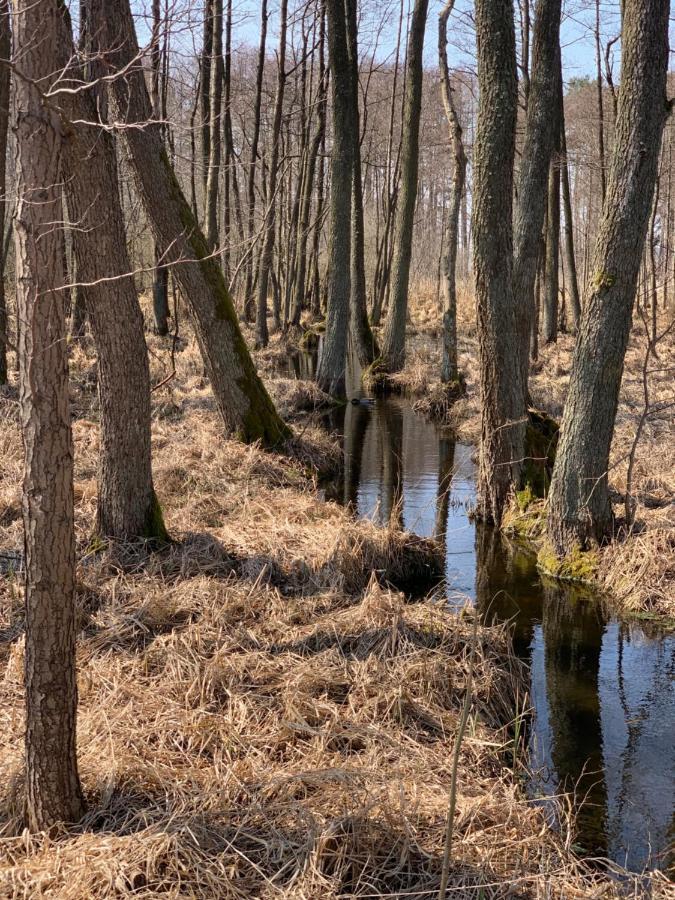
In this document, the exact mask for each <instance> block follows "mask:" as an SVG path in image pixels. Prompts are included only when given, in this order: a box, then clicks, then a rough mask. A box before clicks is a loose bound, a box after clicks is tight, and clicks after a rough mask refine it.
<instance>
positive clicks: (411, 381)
mask: <svg viewBox="0 0 675 900" xmlns="http://www.w3.org/2000/svg"><path fill="white" fill-rule="evenodd" d="M438 309H439V307H438V298H437V292H436V287H435V285H433V284H431V283H430V282H429V283H427V282H421V283H418V284H417V286H416V288H415V289H414V290H413V291H412V292H411V296H410V320H409V324H408V331H409V347H410V349H409V352H408V356H407V360H406V366H405V368H404V370H403V371H402V372H400V373H399V374H398V375H396V376H393V378H392V379H391V380H392V382H393V383H394V384H397V385H398V387H399V388H400V390H401V391H402V392H403V393H405V394H407V395H408V396H409V397H410V398H411V400H412V403H413V405H414V407H415V408H416V409H417V410H418V411H419V412H420V413H421V414H422V415H425V416H427V417H428V418H430V419H433V420H434V421H436V422H438V423H439V424H442V425H447V426H450V427H451V428H452V429H453V430H454V431H455V432H456V433H457V436H458V438H459V439H460V440H464V441H466V442H469V443H474V444H478V441H479V438H480V397H479V385H478V374H479V373H478V346H477V333H476V324H475V311H474V301H473V295H472V292H471V289H470V288H469V287H468V286H467V285H466V284H464V285H463V287H461V288H460V290H459V292H458V322H459V325H458V358H459V368H460V371H461V372H462V374H463V376H464V379H465V381H466V396H465V397H463V398H461V399H459V400H455V398H454V397H452V398H451V399H450V400H448V397H447V392H446V390H445V388H444V386H443V385H442V384H441V381H440V377H439V372H440V356H441V350H440V340H439V337H440V330H439V329H440V326H439V312H438ZM657 333H658V334H659V335H661V337H660V340H659V341H658V342H657V344H656V353H655V354H654V353H650V354H649V356H648V355H647V349H648V339H647V328H646V326H645V323H644V321H643V320H642V318H641V317H640V315H639V313H638V312H636V314H635V322H634V327H633V331H632V335H631V339H630V343H629V347H628V351H627V354H626V362H625V368H624V375H623V381H622V385H621V393H620V397H619V408H618V412H617V418H616V427H615V432H614V440H613V443H612V452H611V458H610V472H609V482H610V488H611V490H612V499H613V503H614V512H615V517H616V528H615V534H614V539H613V540H612V541H611V542H608V544H607V545H606V546H605V547H602V548H601V549H600V552H599V553H598V564H597V567H596V568H595V571H594V574H593V580H594V582H595V583H596V585H598V586H599V587H601V588H602V589H603V591H605V592H606V593H607V597H608V602H609V604H610V605H611V606H612V608H613V609H615V610H618V611H620V612H623V613H627V614H634V615H638V616H640V615H642V616H652V615H654V616H657V617H660V618H663V619H665V620H668V621H670V622H675V380H674V377H673V376H674V370H673V360H675V311H673V309H672V308H671V309H669V310H661V311H660V314H659V319H658V324H657ZM573 350H574V336H573V335H571V334H559V336H558V340H557V342H556V343H554V344H550V345H542V346H540V348H539V355H538V359H537V361H536V362H535V363H534V364H533V368H532V372H531V377H530V391H531V396H532V402H533V404H534V406H535V407H536V408H537V409H539V410H541V411H543V412H545V413H547V414H548V415H550V416H553V417H554V418H555V419H556V420H558V421H559V420H560V418H561V416H562V411H563V405H564V402H565V396H566V393H567V388H568V385H569V377H570V370H571V365H572V354H573ZM645 389H646V390H645ZM636 435H638V437H637V440H636ZM629 479H630V481H629ZM628 492H629V493H630V497H631V498H632V504H633V505H634V508H633V510H632V515H634V521H633V522H632V523H630V524H629V523H628V522H627V519H626V494H627V493H628ZM522 518H523V526H524V529H527V528H528V527H529V526H530V525H531V524H532V514H531V513H530V515H529V516H527V515H524V516H523V517H522ZM522 530H523V529H521V533H522ZM535 530H536V523H535Z"/></svg>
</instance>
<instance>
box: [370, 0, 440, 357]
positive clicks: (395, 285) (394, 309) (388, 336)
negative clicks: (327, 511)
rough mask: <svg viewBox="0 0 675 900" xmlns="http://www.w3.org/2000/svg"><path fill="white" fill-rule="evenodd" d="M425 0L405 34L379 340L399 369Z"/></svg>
mask: <svg viewBox="0 0 675 900" xmlns="http://www.w3.org/2000/svg"><path fill="white" fill-rule="evenodd" d="M428 6H429V2H428V0H415V5H414V7H413V12H412V18H411V23H410V34H409V36H408V53H407V61H406V87H405V104H404V113H403V138H402V156H401V194H400V197H399V203H398V207H397V210H396V231H395V237H394V262H393V269H392V276H391V278H392V292H391V298H390V303H389V312H388V313H387V320H386V322H385V325H384V335H383V340H382V358H381V363H382V369H383V370H384V371H385V372H398V371H400V370H401V369H402V368H403V365H404V363H405V326H406V318H407V313H408V282H409V278H410V259H411V256H412V239H413V226H414V224H415V204H416V203H417V175H418V168H419V131H420V114H421V110H422V80H423V77H424V31H425V27H426V21H427V9H428Z"/></svg>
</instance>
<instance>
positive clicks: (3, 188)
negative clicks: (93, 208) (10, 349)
mask: <svg viewBox="0 0 675 900" xmlns="http://www.w3.org/2000/svg"><path fill="white" fill-rule="evenodd" d="M11 42H12V36H11V30H10V21H9V3H8V2H7V0H0V59H9V58H10V53H11ZM9 89H10V69H9V66H0V239H1V237H2V235H4V233H5V206H6V205H7V167H6V159H7V131H8V126H9ZM7 336H8V335H7V304H6V300H5V252H4V247H0V384H6V383H7Z"/></svg>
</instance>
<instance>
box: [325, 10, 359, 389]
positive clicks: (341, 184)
mask: <svg viewBox="0 0 675 900" xmlns="http://www.w3.org/2000/svg"><path fill="white" fill-rule="evenodd" d="M326 15H327V19H328V61H329V64H330V77H331V88H332V97H333V152H332V156H331V191H330V259H329V262H328V309H327V313H326V335H325V338H324V342H323V350H322V353H321V360H320V362H319V370H318V372H317V376H316V378H317V383H318V385H319V387H320V388H321V389H322V390H323V391H326V392H327V393H329V394H332V395H333V396H335V397H344V395H345V368H346V355H347V328H348V323H349V302H350V290H351V276H350V267H349V259H350V250H351V246H350V245H351V197H352V173H353V158H352V151H353V142H352V135H351V133H350V129H351V128H352V126H353V116H352V111H351V76H350V69H349V50H348V47H347V21H346V15H345V2H344V0H326Z"/></svg>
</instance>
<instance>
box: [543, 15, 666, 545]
mask: <svg viewBox="0 0 675 900" xmlns="http://www.w3.org/2000/svg"><path fill="white" fill-rule="evenodd" d="M669 12H670V2H669V0H625V15H624V18H623V40H622V65H621V85H620V88H619V99H618V109H617V120H616V136H615V142H614V149H613V153H612V161H611V167H610V173H609V183H608V188H607V199H606V202H605V205H604V209H603V215H602V220H601V223H600V228H599V231H598V237H597V240H596V245H595V252H594V257H593V269H592V272H593V274H592V276H591V280H590V284H589V285H588V288H587V297H586V301H585V303H584V308H583V311H582V314H581V322H580V326H579V334H578V337H577V343H576V348H575V353H574V361H573V364H572V375H571V379H570V387H569V392H568V395H567V402H566V404H565V412H564V415H563V421H562V427H561V436H560V444H559V446H558V451H557V455H556V462H555V467H554V470H553V479H552V483H551V488H550V492H549V502H548V529H549V535H550V538H551V541H552V543H553V547H554V549H555V551H556V552H557V553H558V554H564V553H566V552H569V551H570V550H571V549H572V548H573V547H574V546H580V547H582V548H584V547H587V546H589V545H590V544H592V543H593V542H595V541H601V540H602V539H603V537H605V535H606V534H607V533H608V531H609V528H610V526H611V521H612V507H611V503H610V499H609V490H608V484H607V470H608V467H609V452H610V446H611V443H612V435H613V432H614V421H615V418H616V410H617V404H618V398H619V388H620V386H621V376H622V373H623V363H624V357H625V352H626V346H627V343H628V337H629V334H630V327H631V319H632V313H633V304H634V300H635V292H636V287H637V280H638V273H639V269H640V259H641V256H642V251H643V248H644V242H645V235H646V231H647V222H648V219H649V213H650V210H651V204H652V198H653V195H654V184H655V181H656V173H657V167H658V159H659V151H660V146H661V137H662V134H663V128H664V125H665V121H666V118H667V116H668V114H669V112H670V103H669V102H668V100H667V98H666V76H667V69H668V17H669Z"/></svg>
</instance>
